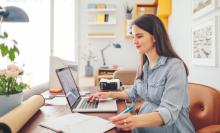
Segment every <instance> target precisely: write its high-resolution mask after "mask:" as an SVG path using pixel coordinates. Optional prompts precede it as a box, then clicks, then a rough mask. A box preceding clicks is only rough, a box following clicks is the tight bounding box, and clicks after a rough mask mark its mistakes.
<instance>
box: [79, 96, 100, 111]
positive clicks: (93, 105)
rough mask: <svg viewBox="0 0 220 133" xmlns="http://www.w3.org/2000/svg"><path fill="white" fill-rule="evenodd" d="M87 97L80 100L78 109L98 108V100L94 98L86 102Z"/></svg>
mask: <svg viewBox="0 0 220 133" xmlns="http://www.w3.org/2000/svg"><path fill="white" fill-rule="evenodd" d="M87 99H88V98H85V99H84V100H83V102H82V104H81V105H80V107H79V108H80V109H96V108H98V104H99V100H98V99H95V100H94V101H93V102H92V103H91V102H90V101H89V102H87V101H86V100H87Z"/></svg>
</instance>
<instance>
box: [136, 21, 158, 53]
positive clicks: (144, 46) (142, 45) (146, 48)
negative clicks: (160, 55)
mask: <svg viewBox="0 0 220 133" xmlns="http://www.w3.org/2000/svg"><path fill="white" fill-rule="evenodd" d="M132 34H133V38H134V40H133V43H134V44H135V46H136V49H137V52H138V53H139V54H147V53H150V52H153V51H155V52H156V45H154V42H155V39H154V36H153V35H151V34H150V33H148V32H146V31H145V30H143V29H141V28H139V27H138V26H136V25H133V26H132Z"/></svg>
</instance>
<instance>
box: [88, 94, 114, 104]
mask: <svg viewBox="0 0 220 133" xmlns="http://www.w3.org/2000/svg"><path fill="white" fill-rule="evenodd" d="M108 97H110V93H109V92H98V93H96V94H93V95H91V96H90V97H89V98H88V99H87V102H88V101H89V100H91V101H90V102H93V101H94V100H95V99H96V98H98V99H100V98H102V99H107V98H108Z"/></svg>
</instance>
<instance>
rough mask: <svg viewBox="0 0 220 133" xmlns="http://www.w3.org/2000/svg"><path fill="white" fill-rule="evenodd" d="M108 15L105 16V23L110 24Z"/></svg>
mask: <svg viewBox="0 0 220 133" xmlns="http://www.w3.org/2000/svg"><path fill="white" fill-rule="evenodd" d="M108 16H109V15H108V14H105V22H108Z"/></svg>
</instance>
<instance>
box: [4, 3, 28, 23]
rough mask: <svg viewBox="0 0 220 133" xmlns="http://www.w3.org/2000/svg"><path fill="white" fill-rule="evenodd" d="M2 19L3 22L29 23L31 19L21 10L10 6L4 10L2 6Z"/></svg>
mask: <svg viewBox="0 0 220 133" xmlns="http://www.w3.org/2000/svg"><path fill="white" fill-rule="evenodd" d="M0 17H1V20H2V17H3V22H29V17H28V15H27V14H26V13H25V11H23V10H22V9H21V8H18V7H15V6H8V7H5V8H2V7H1V6H0Z"/></svg>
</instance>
